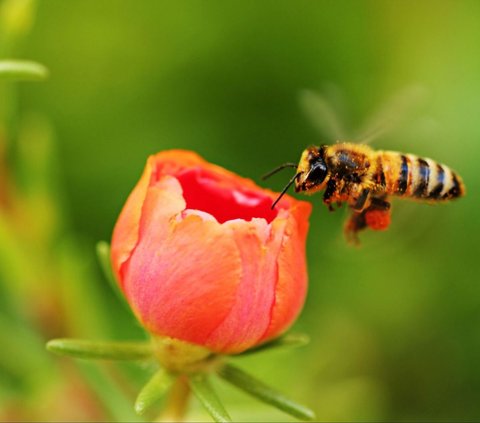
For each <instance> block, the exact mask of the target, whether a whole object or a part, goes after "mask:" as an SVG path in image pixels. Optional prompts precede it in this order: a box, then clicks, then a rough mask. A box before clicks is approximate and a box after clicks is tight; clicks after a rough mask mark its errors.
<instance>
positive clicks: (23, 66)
mask: <svg viewBox="0 0 480 423" xmlns="http://www.w3.org/2000/svg"><path fill="white" fill-rule="evenodd" d="M47 76H48V69H47V68H46V67H45V66H43V65H41V64H40V63H36V62H30V61H26V60H0V80H13V81H42V80H44V79H45V78H47Z"/></svg>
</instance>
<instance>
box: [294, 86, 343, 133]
mask: <svg viewBox="0 0 480 423" xmlns="http://www.w3.org/2000/svg"><path fill="white" fill-rule="evenodd" d="M331 91H332V90H331ZM331 96H336V97H337V99H338V97H339V93H338V92H335V93H334V92H331V95H330V97H331ZM299 101H300V105H301V107H302V109H303V111H304V113H305V115H306V116H307V117H308V119H309V120H310V122H311V123H312V124H313V126H314V127H315V128H316V129H317V130H318V131H319V132H320V134H321V135H322V136H324V137H326V138H327V140H326V141H327V142H335V141H338V140H345V139H346V138H347V137H346V131H345V128H344V126H343V124H342V122H341V119H339V117H338V113H337V112H336V111H335V109H334V107H332V101H330V100H329V99H327V98H326V97H324V96H323V95H322V94H320V93H317V92H315V91H312V90H302V91H300V94H299Z"/></svg>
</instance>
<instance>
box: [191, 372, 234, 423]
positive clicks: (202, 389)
mask: <svg viewBox="0 0 480 423" xmlns="http://www.w3.org/2000/svg"><path fill="white" fill-rule="evenodd" d="M189 382H190V387H191V388H192V391H193V393H194V394H195V396H196V397H197V398H198V400H199V401H200V402H201V403H202V405H203V406H204V407H205V409H206V410H207V411H208V413H209V414H210V415H211V416H212V418H213V420H214V421H216V422H231V421H232V419H231V418H230V416H229V415H228V413H227V411H226V410H225V408H224V407H223V404H222V403H221V402H220V400H219V399H218V397H217V394H216V393H215V391H214V390H213V389H212V386H211V385H210V382H209V381H208V379H207V376H206V375H204V374H200V373H199V374H195V375H192V376H190V378H189Z"/></svg>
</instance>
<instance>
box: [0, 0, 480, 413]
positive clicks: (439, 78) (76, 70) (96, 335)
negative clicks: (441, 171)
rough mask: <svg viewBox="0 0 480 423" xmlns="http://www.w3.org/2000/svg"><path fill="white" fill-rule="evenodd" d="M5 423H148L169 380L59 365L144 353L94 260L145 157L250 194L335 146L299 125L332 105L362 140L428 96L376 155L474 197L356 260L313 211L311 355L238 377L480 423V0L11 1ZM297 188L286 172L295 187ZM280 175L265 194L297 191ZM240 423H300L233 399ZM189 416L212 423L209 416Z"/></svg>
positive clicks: (321, 408)
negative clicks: (147, 410)
mask: <svg viewBox="0 0 480 423" xmlns="http://www.w3.org/2000/svg"><path fill="white" fill-rule="evenodd" d="M0 8H1V9H0V53H1V55H2V58H21V59H32V60H36V61H38V62H40V63H43V64H45V65H46V66H47V67H48V68H49V70H50V72H51V75H50V78H49V79H48V80H47V81H45V82H42V83H33V82H21V83H12V82H2V83H1V85H0V119H1V122H0V166H1V168H0V345H1V348H0V419H2V420H111V419H112V420H119V421H122V420H123V421H125V420H132V419H134V418H135V416H134V415H133V410H132V404H133V401H134V398H135V394H136V393H137V392H138V389H139V388H140V387H141V386H142V384H143V383H144V382H145V381H146V380H147V379H148V376H149V374H151V372H152V369H150V368H148V367H142V366H140V365H135V364H126V365H116V364H115V365H114V364H110V363H86V362H81V361H75V360H72V359H64V358H59V357H56V356H52V355H51V354H49V353H47V352H46V351H45V350H44V343H45V341H46V340H48V339H50V338H52V337H65V336H76V337H85V338H91V339H119V340H120V339H141V338H143V337H144V334H143V332H142V330H141V329H140V328H139V327H138V326H137V324H136V323H135V322H134V320H133V319H132V318H131V317H130V315H129V313H128V311H127V310H126V309H125V308H123V306H122V304H120V303H119V302H118V301H117V299H116V298H115V297H114V296H113V295H112V292H111V291H110V289H109V287H108V286H107V284H106V283H105V281H104V279H103V277H102V275H101V272H100V269H99V267H98V265H97V263H96V261H95V251H94V246H95V243H96V242H97V241H98V240H102V239H105V240H108V239H109V238H110V234H111V231H112V228H113V225H114V223H115V220H116V217H117V216H118V213H119V212H120V209H121V206H122V204H123V202H124V201H125V199H126V197H127V195H128V193H129V192H130V190H131V189H132V187H133V186H134V184H135V183H136V181H137V179H138V178H139V176H140V174H141V171H142V169H143V165H144V162H145V160H146V157H147V156H148V155H149V154H152V153H155V152H157V151H160V150H164V149H170V148H186V149H192V150H195V151H197V152H198V153H200V154H201V155H202V156H204V157H205V158H206V159H208V160H209V161H212V162H214V163H217V164H219V165H222V166H224V167H226V168H229V169H231V170H233V171H235V172H237V173H239V174H241V175H244V176H247V177H250V178H252V179H255V180H257V181H258V180H259V176H260V175H261V174H262V173H263V172H264V171H267V170H269V169H271V168H273V167H274V166H276V165H277V164H280V163H283V162H285V161H296V160H297V159H298V157H299V155H300V153H301V151H302V149H303V148H304V147H305V146H307V145H309V144H320V143H324V142H332V141H333V140H332V139H329V138H328V134H322V133H321V131H317V130H316V129H315V128H314V125H312V124H311V122H309V120H308V119H307V118H306V116H305V113H304V112H303V111H302V108H301V107H300V105H299V101H298V100H299V93H300V91H301V90H303V89H312V90H317V91H319V92H321V93H324V94H325V95H327V96H329V97H331V98H333V99H334V100H336V101H337V106H336V108H337V110H338V113H339V115H342V119H343V120H344V121H346V123H347V124H348V126H349V128H351V132H350V133H351V134H355V128H361V127H362V124H363V122H366V121H368V119H369V118H370V117H371V116H372V115H374V114H375V110H378V109H380V110H381V107H382V104H383V103H384V102H385V101H387V100H388V98H390V97H391V96H392V95H394V94H395V93H398V92H401V91H402V90H403V89H404V88H405V87H409V86H412V85H415V86H420V87H422V90H423V91H424V92H425V93H426V94H425V95H424V96H423V98H424V99H423V100H422V102H421V106H419V107H416V108H415V110H414V113H413V114H412V113H410V116H409V117H408V119H406V120H404V121H403V122H402V123H401V124H399V125H398V127H397V128H396V129H395V130H394V131H392V132H390V133H388V134H385V135H384V136H382V137H380V138H379V139H377V140H375V141H374V142H373V144H372V145H373V146H374V147H375V148H379V149H394V150H400V151H404V152H410V153H415V154H418V155H424V156H427V157H432V158H434V159H436V160H438V161H440V162H443V163H446V164H448V165H450V166H451V167H452V168H454V169H456V170H457V171H458V172H459V173H460V174H461V175H462V176H463V178H464V180H465V183H466V186H467V191H468V195H467V197H466V198H464V199H461V200H459V201H458V202H455V203H452V204H448V205H445V206H428V205H424V204H419V203H408V202H407V203H405V202H402V203H401V204H400V202H396V203H394V212H393V213H394V214H393V222H392V226H391V228H390V230H389V231H387V232H385V233H368V234H367V233H365V234H362V246H361V248H352V247H350V246H348V245H346V243H345V242H344V240H343V235H342V226H343V222H344V219H345V217H346V215H345V212H344V211H343V210H341V211H337V212H336V213H328V211H327V210H326V209H325V207H324V206H323V205H322V203H321V196H319V195H317V196H313V197H311V198H310V201H312V203H313V204H314V211H313V214H312V218H311V232H310V235H309V240H308V257H309V273H310V292H309V297H308V300H307V303H306V306H305V309H304V311H303V314H302V316H301V318H300V319H299V320H298V322H297V324H296V327H295V328H296V329H297V330H299V331H303V332H306V333H308V334H309V335H310V336H311V337H312V342H311V344H310V345H309V346H307V347H305V348H303V349H300V350H295V351H282V352H280V351H279V352H271V353H265V355H263V356H257V357H250V358H248V359H247V358H244V359H241V360H240V359H239V360H238V362H239V365H240V366H244V367H246V368H247V367H248V368H250V369H251V370H253V372H254V373H256V374H257V375H258V376H260V377H262V378H263V379H264V380H265V381H267V382H269V383H270V384H272V385H274V386H276V387H278V388H279V389H281V390H283V391H284V392H286V393H288V394H290V395H291V396H292V397H294V398H296V399H297V400H299V401H302V402H304V403H305V404H307V405H309V406H311V407H312V408H314V409H315V411H316V412H317V416H318V418H319V420H329V421H332V420H335V421H367V420H368V421H376V420H382V421H383V420H396V421H399V420H402V421H411V420H414V421H421V420H428V421H445V420H456V421H471V420H478V419H479V418H480V361H479V357H480V284H479V279H480V277H479V275H480V272H479V270H480V269H479V266H480V260H479V247H478V245H479V239H480V219H479V211H478V209H479V206H480V202H479V200H478V195H477V193H478V192H479V191H480V173H479V171H478V163H479V160H480V120H479V111H480V54H479V46H480V2H478V1H456V0H455V1H439V0H436V1H433V0H432V1H427V0H425V1H420V2H419V1H408V0H402V1H394V0H391V1H378V0H377V1H361V0H351V1H333V0H331V1H315V2H314V1H304V0H297V1H261V2H254V1H245V0H243V1H229V2H221V1H213V0H210V1H200V0H198V1H183V2H175V1H161V0H144V1H141V2H140V1H134V0H122V1H120V0H103V1H95V0H69V1H65V0H44V1H38V2H34V1H31V0H3V1H0ZM287 173H288V172H287ZM287 179H288V175H286V174H282V176H277V177H275V178H272V180H269V181H267V182H263V183H262V184H263V185H264V186H269V187H273V188H274V189H280V188H281V187H282V186H283V184H284V183H285V182H286V180H287ZM218 392H219V394H220V396H221V397H222V398H224V399H225V403H226V406H227V408H228V410H229V411H230V413H231V415H232V417H233V418H234V419H235V420H244V421H258V420H272V421H274V420H284V419H285V418H287V417H286V416H285V415H283V414H280V412H278V411H275V410H273V409H271V408H269V407H267V406H263V405H260V404H258V403H257V402H255V401H253V400H251V399H250V398H248V397H246V396H245V395H244V394H241V393H239V392H238V391H235V390H233V389H231V388H229V387H227V386H225V385H223V384H221V385H220V384H219V385H218ZM190 418H192V419H197V420H204V419H209V418H208V416H207V415H206V414H204V412H203V411H202V410H201V408H200V407H199V406H198V404H196V403H193V404H192V409H191V414H190Z"/></svg>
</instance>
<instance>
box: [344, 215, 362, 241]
mask: <svg viewBox="0 0 480 423" xmlns="http://www.w3.org/2000/svg"><path fill="white" fill-rule="evenodd" d="M366 227H367V222H366V220H365V212H360V213H358V212H355V211H352V214H351V215H350V217H349V218H348V220H347V221H346V222H345V226H344V228H343V231H344V234H345V238H346V239H347V241H348V242H349V243H351V244H354V245H359V244H360V240H359V239H358V232H359V231H361V230H362V229H365V228H366Z"/></svg>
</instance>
